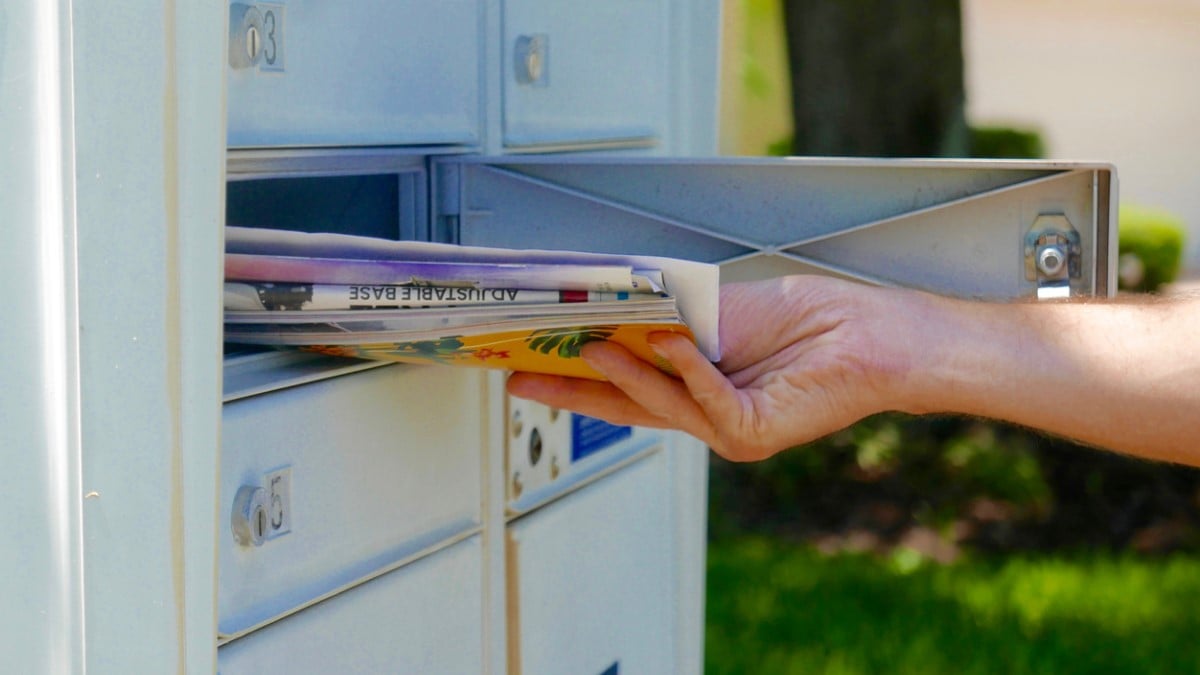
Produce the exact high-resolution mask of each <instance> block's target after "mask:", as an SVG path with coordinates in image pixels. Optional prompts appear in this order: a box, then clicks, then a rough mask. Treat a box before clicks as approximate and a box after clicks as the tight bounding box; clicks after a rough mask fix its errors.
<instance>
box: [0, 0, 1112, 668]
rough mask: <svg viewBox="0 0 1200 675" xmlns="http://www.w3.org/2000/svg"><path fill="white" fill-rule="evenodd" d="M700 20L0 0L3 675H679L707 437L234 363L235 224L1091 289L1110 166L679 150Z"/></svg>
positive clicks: (592, 8) (714, 28) (698, 110)
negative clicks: (720, 155) (7, 296)
mask: <svg viewBox="0 0 1200 675" xmlns="http://www.w3.org/2000/svg"><path fill="white" fill-rule="evenodd" d="M712 4H715V3H712ZM718 18H719V17H718V15H717V9H716V7H713V6H707V7H699V6H695V4H694V3H690V2H685V1H684V0H622V1H621V2H612V3H600V4H597V3H588V2H584V0H570V1H569V2H561V1H556V2H551V1H550V0H450V1H447V2H442V3H432V4H431V3H418V2H415V1H402V2H393V1H391V0H359V1H357V2H353V3H348V4H347V3H343V4H340V5H336V6H335V5H331V4H330V3H321V2H316V0H283V1H279V2H268V3H239V2H234V3H231V4H230V5H229V6H220V5H212V3H174V4H172V3H165V4H163V5H162V6H161V7H159V8H157V9H156V11H147V9H146V8H145V7H143V6H140V5H137V6H135V3H122V2H113V3H101V4H90V5H87V6H80V5H78V4H72V3H68V2H49V3H46V2H40V1H36V0H18V1H17V2H15V3H10V5H9V6H6V15H5V16H0V38H2V39H3V40H4V42H0V73H3V74H4V76H3V77H0V115H2V116H0V129H3V131H4V134H5V138H6V142H7V148H8V154H7V155H6V159H5V162H3V163H2V164H0V172H2V174H0V175H2V177H3V178H4V181H5V185H7V186H8V189H6V190H5V191H4V192H3V193H2V194H0V207H2V208H3V212H4V213H5V214H6V216H7V218H8V219H9V222H12V223H14V224H15V227H9V228H8V229H6V234H7V235H8V236H7V238H6V241H7V243H8V246H6V247H5V249H3V251H2V252H0V263H2V264H0V278H2V279H3V281H4V282H5V283H6V284H7V287H8V288H10V289H15V292H13V293H12V303H11V308H10V312H12V320H10V321H8V322H6V323H5V328H4V329H3V330H4V344H5V346H6V350H5V354H4V356H3V357H2V359H3V360H2V361H0V364H2V366H0V372H2V373H3V377H4V382H5V383H6V385H8V386H6V387H5V388H4V393H3V394H0V397H3V398H2V401H3V405H0V415H3V417H2V418H0V428H3V429H5V438H4V449H5V450H6V457H7V458H8V461H9V466H8V467H7V469H8V470H7V471H6V472H5V477H4V479H3V480H4V483H3V486H4V487H5V488H6V490H7V494H8V495H9V497H10V499H11V500H12V503H13V504H16V505H18V506H17V508H15V509H10V510H9V511H8V515H6V516H5V520H4V533H5V534H6V535H7V536H8V538H9V541H10V542H12V545H10V547H8V548H9V550H10V554H9V556H7V557H6V558H5V565H6V567H5V571H6V572H7V574H5V575H4V581H3V582H0V583H2V584H3V587H2V589H0V590H2V591H3V593H4V596H5V597H6V599H7V603H6V607H5V610H4V612H3V614H2V615H0V616H2V617H3V619H2V621H3V627H4V631H3V634H4V635H5V638H4V640H5V641H6V642H5V643H4V647H5V649H4V652H5V654H6V655H8V658H9V663H10V667H11V668H13V669H14V670H21V671H22V672H46V671H53V672H82V671H84V670H89V671H94V672H109V671H113V672H166V671H170V670H176V671H182V670H187V671H195V672H211V671H214V670H219V671H220V672H222V673H226V675H230V674H232V673H241V672H252V671H253V672H264V671H265V672H288V673H297V672H328V671H330V670H346V671H352V672H456V673H457V672H477V671H478V672H492V673H501V672H510V673H517V672H521V673H539V672H578V673H617V672H630V673H636V672H696V671H699V670H700V669H701V666H702V644H703V642H702V632H703V602H704V600H703V592H704V584H703V582H704V576H703V575H704V541H705V536H704V517H705V511H706V509H705V501H706V495H705V482H706V471H707V469H706V467H707V455H706V449H705V448H703V447H702V445H701V444H700V443H699V442H698V441H696V440H695V439H691V438H689V437H686V436H684V435H682V434H678V433H667V432H662V431H657V430H650V429H629V428H621V427H613V426H611V425H606V424H603V423H600V422H598V421H595V420H589V419H587V418H582V417H579V416H574V415H570V414H568V413H565V412H562V411H554V410H549V409H546V408H544V407H541V406H536V405H533V404H530V403H527V402H522V401H516V400H510V399H508V398H507V397H506V396H505V395H504V391H503V384H504V377H503V375H502V374H499V373H495V372H485V371H476V370H471V369H447V368H436V367H417V366H399V365H384V364H377V363H368V362H359V361H346V360H336V359H331V358H327V357H320V356H314V355H298V354H289V353H285V352H266V353H263V352H254V351H249V350H241V349H239V348H236V347H234V346H228V347H223V346H222V339H221V337H222V336H221V307H220V302H221V301H220V296H221V278H222V270H221V254H222V225H224V224H225V223H227V222H228V223H230V224H240V225H257V226H266V227H278V228H287V229H306V230H322V231H340V232H350V233H357V234H370V235H373V236H383V237H392V238H401V239H427V240H434V241H445V242H457V243H462V244H474V245H495V246H508V247H540V248H546V247H567V248H575V249H581V250H588V251H606V252H622V253H638V254H658V255H671V256H676V257H687V258H693V259H698V260H704V261H709V262H713V263H720V264H722V265H723V272H722V275H723V278H724V279H749V278H758V277H763V276H773V275H779V274H790V273H819V274H832V275H837V276H842V277H846V278H851V279H857V280H860V281H865V282H868V283H878V284H891V285H904V286H915V287H919V288H926V289H930V290H933V291H938V292H947V293H954V294H960V295H966V296H972V297H1005V298H1007V297H1017V296H1036V297H1062V296H1066V295H1070V296H1073V295H1106V294H1111V293H1112V292H1113V289H1114V278H1115V270H1114V269H1113V265H1112V262H1113V261H1114V260H1115V245H1116V238H1115V236H1114V230H1113V222H1114V218H1115V212H1116V209H1115V201H1116V181H1115V177H1114V175H1113V172H1112V170H1111V169H1110V168H1109V167H1107V166H1105V165H1100V164H1072V163H1055V162H1037V163H1033V162H966V161H922V160H911V161H907V160H906V161H871V160H838V159H779V160H750V159H716V158H708V159H701V158H700V157H701V156H704V155H710V154H711V153H712V152H713V151H714V147H715V111H716V97H715V91H714V89H715V86H714V83H715V81H716V51H715V45H716V44H717V32H718ZM5 26H28V27H29V29H28V30H22V31H13V30H7V31H6V30H4V27H5ZM549 150H553V151H555V154H553V155H545V154H539V155H537V156H534V155H532V154H531V153H534V152H542V151H549Z"/></svg>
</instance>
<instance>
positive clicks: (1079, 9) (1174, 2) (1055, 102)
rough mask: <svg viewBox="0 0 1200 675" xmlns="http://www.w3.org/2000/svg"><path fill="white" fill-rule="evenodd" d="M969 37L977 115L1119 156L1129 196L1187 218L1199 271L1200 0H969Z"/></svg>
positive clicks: (1072, 149)
mask: <svg viewBox="0 0 1200 675" xmlns="http://www.w3.org/2000/svg"><path fill="white" fill-rule="evenodd" d="M963 41H964V52H965V54H964V55H965V57H966V71H967V96H968V105H967V113H968V116H969V118H970V120H971V121H972V123H975V124H979V123H991V122H996V123H1015V124H1021V125H1028V126H1033V127H1037V128H1040V129H1041V130H1042V132H1043V134H1044V137H1045V140H1046V143H1047V151H1048V153H1049V154H1050V155H1051V156H1052V157H1055V158H1061V159H1102V160H1107V161H1111V162H1113V163H1115V164H1116V165H1117V171H1118V174H1119V176H1120V181H1121V199H1122V201H1124V202H1136V203H1139V204H1143V205H1148V206H1156V207H1161V208H1165V209H1167V210H1170V211H1172V212H1174V213H1176V214H1178V215H1179V216H1181V217H1182V218H1183V219H1184V222H1185V223H1186V224H1187V225H1188V226H1189V228H1190V230H1191V234H1190V238H1189V242H1188V243H1189V249H1190V253H1189V263H1190V265H1189V266H1190V267H1191V269H1192V271H1193V272H1197V271H1200V0H963Z"/></svg>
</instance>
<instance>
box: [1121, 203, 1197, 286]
mask: <svg viewBox="0 0 1200 675" xmlns="http://www.w3.org/2000/svg"><path fill="white" fill-rule="evenodd" d="M1182 257H1183V222H1182V221H1181V220H1180V219H1179V218H1178V217H1176V216H1174V215H1172V214H1171V213H1168V212H1166V211H1162V210H1159V209H1152V208H1146V207H1142V206H1122V207H1121V211H1120V259H1119V263H1118V264H1119V265H1120V267H1119V273H1118V277H1119V281H1120V284H1119V286H1120V288H1121V290H1126V291H1139V292H1145V293H1153V292H1155V291H1158V290H1159V289H1160V288H1161V287H1162V286H1163V285H1164V284H1169V283H1171V282H1172V281H1174V280H1175V277H1176V275H1178V274H1179V264H1180V261H1181V259H1182Z"/></svg>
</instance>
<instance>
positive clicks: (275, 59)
mask: <svg viewBox="0 0 1200 675" xmlns="http://www.w3.org/2000/svg"><path fill="white" fill-rule="evenodd" d="M431 9H432V8H431V7H430V6H429V5H428V3H425V2H420V1H419V0H353V1H351V2H336V3H331V2H323V1H321V0H280V1H279V2H270V3H255V2H236V1H235V2H233V3H231V5H230V34H229V55H228V56H227V74H226V87H227V95H228V105H227V107H228V142H229V147H231V148H245V147H272V146H274V147H277V146H293V147H294V146H348V145H352V146H364V145H402V144H404V145H418V144H420V145H429V144H438V145H447V144H450V145H474V144H477V143H478V142H479V138H480V127H481V120H482V108H481V105H482V104H481V98H482V94H481V92H482V91H483V86H482V82H481V80H480V73H481V70H482V68H481V62H480V59H481V56H482V53H483V43H482V41H481V40H480V39H479V38H480V35H481V34H482V33H481V31H482V21H483V19H482V16H483V9H482V5H481V2H480V0H439V2H438V3H437V6H436V14H437V20H436V21H430V20H428V18H427V17H428V16H429V14H430V10H431Z"/></svg>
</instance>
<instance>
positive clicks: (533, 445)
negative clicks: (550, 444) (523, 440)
mask: <svg viewBox="0 0 1200 675" xmlns="http://www.w3.org/2000/svg"><path fill="white" fill-rule="evenodd" d="M541 458H542V434H541V432H539V431H538V430H537V429H534V430H533V433H531V434H529V465H530V466H537V463H538V460H540V459H541Z"/></svg>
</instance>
